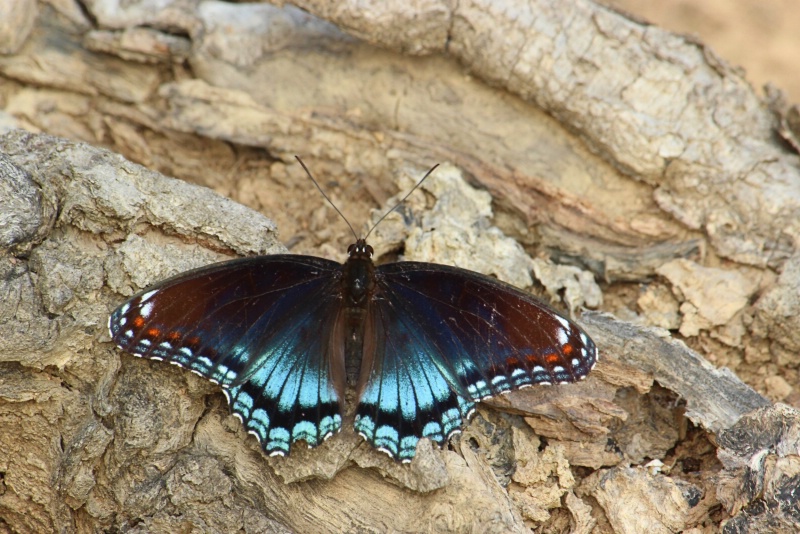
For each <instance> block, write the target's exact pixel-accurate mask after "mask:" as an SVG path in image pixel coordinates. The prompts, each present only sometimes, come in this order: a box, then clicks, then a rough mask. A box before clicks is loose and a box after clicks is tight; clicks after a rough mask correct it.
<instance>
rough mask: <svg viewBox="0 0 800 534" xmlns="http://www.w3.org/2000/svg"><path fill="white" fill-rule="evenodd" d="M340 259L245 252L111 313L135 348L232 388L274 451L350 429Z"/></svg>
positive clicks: (230, 393) (117, 338)
mask: <svg viewBox="0 0 800 534" xmlns="http://www.w3.org/2000/svg"><path fill="white" fill-rule="evenodd" d="M340 269H341V266H340V265H339V264H338V263H335V262H331V261H328V260H324V259H321V258H313V257H308V256H293V255H276V256H259V257H254V258H244V259H239V260H233V261H229V262H224V263H218V264H215V265H211V266H208V267H203V268H200V269H196V270H194V271H189V272H186V273H183V274H181V275H178V276H176V277H174V278H171V279H168V280H165V281H163V282H161V283H159V284H157V285H155V286H153V287H151V288H149V289H147V290H145V291H143V292H141V293H139V294H138V295H136V296H134V297H133V298H131V299H130V300H129V301H128V302H126V303H125V304H123V305H122V306H120V307H119V308H118V309H117V310H116V311H114V313H113V314H112V315H111V317H110V319H109V331H110V332H111V337H112V338H113V340H114V342H115V343H116V344H117V345H118V346H119V347H120V348H122V349H123V350H125V351H126V352H129V353H131V354H134V355H136V356H140V357H144V358H150V359H154V360H165V361H169V362H170V363H174V364H177V365H179V366H181V367H185V368H187V369H190V370H192V371H194V372H195V373H197V374H199V375H201V376H203V377H206V378H208V379H209V380H211V381H212V382H215V383H217V384H219V385H220V386H222V388H223V391H224V392H225V395H226V396H227V398H228V402H229V404H230V406H231V409H232V410H233V412H234V414H235V415H237V416H238V417H239V418H240V419H241V420H242V423H243V424H244V426H245V427H246V428H247V429H248V431H249V432H250V433H252V434H254V435H255V436H256V437H257V438H258V439H259V441H260V442H261V445H262V447H263V448H264V450H265V451H266V452H267V453H268V454H280V455H283V454H287V453H288V452H289V448H290V445H291V444H292V443H293V442H295V441H298V440H305V441H306V443H308V445H309V446H315V445H318V444H319V443H321V442H322V441H323V440H324V439H326V438H327V437H329V436H330V435H332V434H333V433H335V432H338V431H339V429H340V428H341V421H342V417H341V406H340V404H341V403H340V401H341V399H343V398H344V397H343V390H344V378H343V373H344V364H343V357H344V356H343V354H342V351H343V343H342V342H341V340H340V339H338V338H341V336H340V335H339V336H337V334H336V333H337V332H338V331H339V330H340V329H339V328H337V325H336V322H337V320H338V317H339V314H340V310H341V290H340V289H339V284H338V277H339V273H340Z"/></svg>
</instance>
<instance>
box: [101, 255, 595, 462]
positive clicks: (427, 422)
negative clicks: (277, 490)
mask: <svg viewBox="0 0 800 534" xmlns="http://www.w3.org/2000/svg"><path fill="white" fill-rule="evenodd" d="M348 252H349V258H348V260H347V261H346V262H345V263H344V264H339V263H336V262H333V261H329V260H325V259H322V258H315V257H311V256H297V255H274V256H259V257H254V258H244V259H239V260H232V261H228V262H223V263H220V264H215V265H211V266H208V267H203V268H200V269H196V270H194V271H189V272H187V273H183V274H181V275H178V276H176V277H173V278H170V279H168V280H165V281H162V282H160V283H158V284H156V285H155V286H153V287H151V288H149V289H147V290H145V291H143V292H141V293H139V294H138V295H136V296H134V297H133V298H131V299H130V300H129V301H128V302H126V303H125V304H123V305H122V306H120V307H119V308H118V309H117V310H116V311H114V312H113V313H112V315H111V317H110V319H109V331H110V333H111V337H112V339H113V340H114V341H115V342H116V343H117V345H118V346H119V347H120V348H122V349H123V350H125V351H127V352H130V353H132V354H134V355H137V356H141V357H147V358H150V359H156V360H166V361H170V362H171V363H174V364H177V365H180V366H182V367H185V368H188V369H190V370H192V371H194V372H195V373H197V374H199V375H201V376H203V377H206V378H208V379H209V380H211V381H213V382H215V383H217V384H219V385H220V386H221V387H222V390H223V391H224V393H225V395H226V397H227V398H228V401H229V404H230V406H231V409H232V411H233V413H234V414H235V415H236V416H237V417H239V419H240V420H241V421H242V423H243V424H244V426H245V428H247V430H248V431H249V432H250V433H252V434H253V435H255V436H256V437H257V438H258V439H259V441H260V442H261V445H262V447H263V448H264V450H265V452H267V453H268V454H272V455H284V454H288V453H289V450H290V447H291V445H292V443H294V442H296V441H305V442H306V443H307V444H308V445H309V446H310V447H313V446H316V445H318V444H320V443H321V442H322V441H324V440H325V439H327V438H329V437H330V436H332V435H333V434H335V433H336V432H338V431H339V430H340V429H341V428H342V424H343V419H344V417H345V415H346V414H345V412H346V411H347V410H348V408H347V407H346V406H345V393H346V390H347V388H348V387H349V388H351V389H352V390H354V391H355V396H354V399H355V401H354V406H353V408H352V411H351V413H349V414H347V415H352V418H351V417H347V418H346V419H347V420H351V419H352V421H353V425H354V428H355V430H356V431H357V432H358V433H359V434H360V435H361V436H363V437H364V439H366V440H367V441H368V442H369V443H371V444H372V445H373V446H375V447H376V448H378V449H379V450H382V451H384V452H386V453H388V454H389V455H390V456H392V457H393V458H395V459H398V460H401V461H410V460H411V459H413V457H414V454H415V451H416V446H417V443H418V442H419V440H420V439H421V438H428V439H431V440H432V441H435V442H437V443H439V444H444V443H445V442H446V441H447V440H448V439H449V438H450V437H451V436H452V435H453V434H454V433H456V432H459V431H460V429H461V428H462V426H463V425H464V423H465V422H466V420H467V419H468V418H469V416H470V415H471V414H472V412H473V411H474V408H475V404H476V403H477V402H479V401H480V400H482V399H485V398H487V397H491V396H494V395H497V394H500V393H505V392H508V391H512V390H515V389H520V388H522V387H526V386H530V385H534V384H555V383H568V382H574V381H576V380H579V379H581V378H583V377H584V376H585V375H586V374H587V373H588V372H589V371H590V370H591V368H592V367H593V366H594V364H595V362H596V360H597V351H596V348H595V345H594V343H593V342H592V340H591V339H590V338H589V337H588V336H587V335H586V334H585V333H584V332H583V331H582V330H581V329H580V328H579V327H578V326H577V325H575V324H574V323H572V322H571V321H569V320H567V319H565V318H563V317H561V316H560V315H558V314H557V313H555V312H553V311H552V310H550V309H549V308H547V307H546V306H544V305H543V304H541V303H539V302H538V301H537V300H535V299H534V298H533V297H531V296H530V295H528V294H527V293H525V292H523V291H521V290H519V289H517V288H514V287H512V286H510V285H508V284H505V283H503V282H499V281H497V280H495V279H493V278H489V277H486V276H483V275H480V274H478V273H474V272H472V271H467V270H464V269H459V268H456V267H448V266H443V265H436V264H429V263H417V262H399V263H390V264H385V265H381V266H377V267H376V266H375V265H374V263H373V261H372V248H371V247H370V246H369V245H367V244H366V242H365V241H364V240H363V239H361V240H358V241H357V242H356V243H355V244H353V245H351V247H350V249H349V251H348Z"/></svg>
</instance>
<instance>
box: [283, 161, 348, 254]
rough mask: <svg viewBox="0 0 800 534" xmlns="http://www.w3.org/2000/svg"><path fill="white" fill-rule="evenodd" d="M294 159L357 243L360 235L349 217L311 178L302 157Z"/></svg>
mask: <svg viewBox="0 0 800 534" xmlns="http://www.w3.org/2000/svg"><path fill="white" fill-rule="evenodd" d="M294 159H296V160H297V162H298V163H299V164H300V166H301V167H303V170H304V171H306V174H307V175H308V177H309V178H311V181H312V182H314V185H315V186H317V189H319V192H320V193H322V196H323V197H325V200H327V201H328V204H330V205H331V206H333V209H335V210H336V213H338V214H339V217H341V218H342V220H344V222H345V223H346V224H347V226H348V227H349V228H350V231H351V232H353V237H354V238H355V239H356V241H358V234H356V231H355V230H353V226H352V225H351V224H350V221H348V220H347V217H345V216H344V214H343V213H342V212H341V211H339V208H337V207H336V204H334V203H333V201H332V200H331V199H330V198H328V195H326V194H325V191H323V190H322V188H321V187H320V186H319V184H318V183H317V181H316V180H315V179H314V177H313V176H311V171H309V170H308V167H306V164H305V163H303V160H302V159H300V156H295V157H294Z"/></svg>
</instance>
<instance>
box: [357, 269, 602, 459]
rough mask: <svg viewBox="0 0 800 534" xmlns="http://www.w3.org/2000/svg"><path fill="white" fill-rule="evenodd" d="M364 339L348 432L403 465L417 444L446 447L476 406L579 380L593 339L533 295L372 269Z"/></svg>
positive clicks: (466, 277) (467, 279) (456, 276)
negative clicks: (364, 358) (364, 359)
mask: <svg viewBox="0 0 800 534" xmlns="http://www.w3.org/2000/svg"><path fill="white" fill-rule="evenodd" d="M376 283H377V288H378V289H377V291H376V294H375V296H374V298H373V303H372V308H371V310H370V313H369V316H368V317H369V318H368V323H367V329H366V334H365V345H366V346H371V345H374V346H375V347H376V350H375V351H374V353H375V359H374V361H372V362H371V363H370V364H368V365H366V366H365V369H362V374H361V378H360V391H361V397H360V403H359V406H358V407H357V410H356V429H357V430H358V431H359V433H361V435H362V436H364V437H365V439H366V440H367V441H369V442H370V443H372V444H373V445H374V446H376V447H378V448H379V449H381V450H384V451H385V452H387V453H389V454H390V455H391V456H393V457H395V458H398V459H400V460H403V461H410V460H411V459H412V458H413V456H414V454H415V448H416V444H417V442H418V441H419V439H420V438H421V437H427V438H430V439H431V440H433V441H435V442H437V443H440V444H441V443H444V442H445V441H446V440H447V439H448V438H449V436H450V435H451V434H453V433H455V432H457V431H459V430H460V428H461V426H462V425H463V422H464V420H466V418H467V417H468V416H469V415H470V412H471V411H472V409H473V408H474V404H475V402H477V401H479V400H481V399H485V398H487V397H491V396H493V395H497V394H500V393H504V392H507V391H511V390H514V389H519V388H521V387H525V386H529V385H533V384H555V383H559V384H563V383H568V382H574V381H576V380H580V379H581V378H583V377H584V376H586V374H587V373H588V372H589V371H590V370H591V369H592V367H593V366H594V364H595V362H596V361H597V349H596V347H595V345H594V343H593V342H592V340H591V339H590V338H589V337H588V336H587V335H586V334H585V333H584V332H583V331H582V330H581V329H580V328H579V327H578V326H577V325H575V324H574V323H572V322H571V321H569V320H567V319H565V318H563V317H561V316H560V315H558V314H557V313H556V312H554V311H552V310H550V309H549V308H547V307H546V306H544V305H543V304H541V303H540V302H538V301H537V300H535V299H534V298H533V297H532V296H531V295H529V294H527V293H525V292H523V291H521V290H519V289H517V288H515V287H513V286H510V285H508V284H505V283H503V282H500V281H498V280H495V279H493V278H489V277H486V276H483V275H480V274H478V273H474V272H471V271H466V270H464V269H459V268H455V267H448V266H443V265H434V264H427V263H415V262H401V263H391V264H386V265H382V266H380V267H378V269H377V274H376Z"/></svg>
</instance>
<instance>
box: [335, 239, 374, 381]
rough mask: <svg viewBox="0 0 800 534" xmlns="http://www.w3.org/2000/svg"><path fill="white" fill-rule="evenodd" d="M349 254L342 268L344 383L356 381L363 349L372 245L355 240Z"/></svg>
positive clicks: (371, 277)
mask: <svg viewBox="0 0 800 534" xmlns="http://www.w3.org/2000/svg"><path fill="white" fill-rule="evenodd" d="M348 254H349V255H350V257H349V258H348V259H347V261H346V262H345V264H344V266H343V267H342V278H341V283H342V296H343V299H344V303H343V312H344V323H345V370H346V373H347V384H348V385H349V386H350V387H355V385H356V383H357V382H358V377H359V372H360V369H361V364H362V355H363V351H364V326H365V324H366V317H367V305H368V304H369V302H370V300H371V298H372V295H373V293H374V292H375V264H374V263H372V247H371V246H369V245H367V244H366V242H365V241H364V240H363V239H359V240H358V241H356V242H355V243H354V244H352V245H350V248H348Z"/></svg>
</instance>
